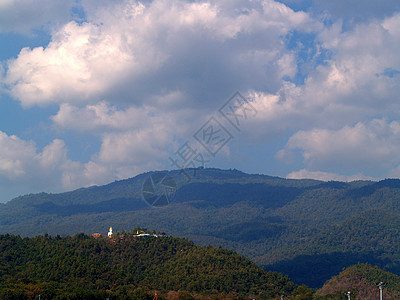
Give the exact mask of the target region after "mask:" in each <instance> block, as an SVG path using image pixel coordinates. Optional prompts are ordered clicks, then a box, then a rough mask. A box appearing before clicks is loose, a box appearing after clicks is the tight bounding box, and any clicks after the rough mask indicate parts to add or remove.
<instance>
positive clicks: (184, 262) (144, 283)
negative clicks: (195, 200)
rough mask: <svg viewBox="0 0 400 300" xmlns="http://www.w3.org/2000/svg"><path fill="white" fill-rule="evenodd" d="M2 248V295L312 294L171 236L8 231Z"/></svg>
mask: <svg viewBox="0 0 400 300" xmlns="http://www.w3.org/2000/svg"><path fill="white" fill-rule="evenodd" d="M135 231H136V230H135ZM0 250H1V251H0V298H1V299H10V298H13V299H17V298H18V299H20V298H21V299H22V298H24V299H26V298H27V297H28V298H33V299H36V298H37V297H38V296H39V295H41V299H55V298H57V299H105V298H112V299H141V300H142V299H153V298H154V295H155V292H157V294H158V297H159V299H165V298H166V297H167V295H168V294H169V295H170V296H171V295H175V296H176V297H175V298H173V297H172V296H171V297H172V298H170V299H189V298H191V297H192V296H195V295H197V296H196V298H197V299H200V298H203V296H204V297H205V296H207V295H208V296H210V295H212V296H213V297H220V298H221V297H228V298H230V299H237V298H243V297H251V298H257V299H272V298H275V297H278V296H280V295H282V294H284V295H296V294H299V293H300V292H301V291H303V292H304V291H306V292H307V289H304V288H301V289H299V288H298V287H297V286H296V285H295V284H294V283H293V282H291V281H290V280H289V278H288V277H287V276H284V275H282V274H278V273H275V272H267V271H265V270H264V269H262V268H260V267H257V266H256V265H255V264H254V263H253V262H251V261H250V260H249V259H247V258H245V257H243V256H239V255H238V254H237V253H235V252H233V251H229V250H225V249H223V248H220V247H218V248H214V247H211V246H208V247H201V246H196V245H195V244H193V243H192V242H190V241H188V240H186V239H178V238H173V237H166V236H159V237H155V236H153V235H149V236H137V235H136V234H135V233H127V232H118V233H117V234H115V235H114V236H113V237H112V238H108V237H97V238H94V237H92V236H88V235H84V234H77V235H74V236H72V237H71V236H66V237H60V236H55V237H52V236H49V235H44V236H36V237H33V238H20V237H19V236H13V235H8V234H7V235H2V236H0ZM179 295H180V296H179ZM182 297H183V298H182ZM185 297H186V298H185Z"/></svg>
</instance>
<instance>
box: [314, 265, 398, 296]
mask: <svg viewBox="0 0 400 300" xmlns="http://www.w3.org/2000/svg"><path fill="white" fill-rule="evenodd" d="M379 282H383V283H384V288H383V291H384V292H383V295H384V299H399V298H400V276H398V275H395V274H393V273H390V272H386V271H384V270H382V269H380V268H378V267H376V266H372V265H370V264H361V263H360V264H357V265H354V266H351V267H349V268H346V269H345V270H343V271H342V272H341V273H340V274H339V275H337V276H334V277H333V278H331V279H330V280H328V281H327V282H326V283H325V284H324V286H323V287H322V288H321V289H319V290H318V291H317V293H316V294H317V295H320V296H324V298H331V299H334V295H336V296H342V297H343V295H344V293H345V292H347V291H350V292H351V295H352V299H379V289H378V287H377V283H379Z"/></svg>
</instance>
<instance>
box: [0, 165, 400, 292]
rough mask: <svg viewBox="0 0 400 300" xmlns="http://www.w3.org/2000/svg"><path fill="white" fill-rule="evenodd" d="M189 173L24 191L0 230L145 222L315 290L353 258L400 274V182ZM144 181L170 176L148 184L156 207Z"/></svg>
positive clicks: (1, 215) (5, 209) (6, 210)
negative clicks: (63, 189)
mask: <svg viewBox="0 0 400 300" xmlns="http://www.w3.org/2000/svg"><path fill="white" fill-rule="evenodd" d="M186 171H187V172H190V174H191V175H192V176H191V180H190V181H188V178H187V177H185V176H184V175H183V174H182V172H180V171H171V172H150V173H145V174H141V175H138V176H136V177H134V178H130V179H126V180H121V181H116V182H113V183H110V184H108V185H105V186H94V187H90V188H82V189H78V190H75V191H72V192H67V193H61V194H46V193H41V194H31V195H25V196H21V197H18V198H15V199H13V200H11V201H9V202H7V203H6V204H4V205H1V206H0V233H13V234H20V235H22V236H34V235H38V234H44V233H49V234H51V235H57V234H61V235H67V234H68V235H73V234H75V233H79V232H84V233H94V232H102V233H104V232H106V231H107V229H108V227H109V226H113V228H115V229H116V230H131V229H132V228H134V227H136V226H141V227H146V228H150V229H154V230H157V231H161V232H166V233H167V234H169V235H173V236H178V237H187V238H189V239H191V240H193V241H194V242H195V243H197V244H199V245H208V244H211V245H214V246H223V247H226V248H229V249H233V250H236V251H237V252H239V253H240V254H243V255H245V256H247V257H249V258H250V259H252V260H253V261H255V262H256V263H257V264H258V265H261V266H265V268H266V269H267V270H276V271H280V272H283V273H285V274H288V275H289V276H290V278H291V279H292V280H293V281H294V282H295V283H297V284H301V283H305V284H307V285H309V286H311V287H321V286H322V285H323V283H324V282H325V281H326V280H328V279H329V278H331V277H332V276H333V275H337V274H338V273H339V272H340V271H341V270H342V268H343V267H348V266H350V265H353V264H356V263H357V262H369V263H372V264H375V265H378V266H379V267H382V268H385V269H386V270H388V271H391V272H394V273H396V274H400V251H399V250H400V249H399V245H400V235H399V228H400V214H399V213H400V203H399V199H400V180H397V179H396V180H395V179H388V180H383V181H380V182H371V181H355V182H349V183H347V182H322V181H317V180H290V179H283V178H278V177H271V176H266V175H254V174H246V173H243V172H240V171H238V170H220V169H196V170H194V169H188V170H186ZM166 176H167V177H166ZM149 178H151V180H153V183H155V184H154V186H155V187H156V186H159V185H157V182H158V183H162V180H163V178H164V179H165V178H168V180H169V181H168V182H167V181H164V183H167V184H165V186H167V187H169V188H170V190H169V191H167V192H166V190H165V189H164V190H163V189H161V190H158V191H156V190H154V194H155V195H156V194H157V193H161V194H162V193H167V194H165V195H167V197H166V198H165V199H161V200H159V201H160V202H159V205H157V204H156V205H155V206H150V205H149V204H148V203H147V202H146V201H145V200H144V199H143V195H142V194H143V193H142V192H143V189H147V187H148V186H147V185H146V180H149ZM174 185H175V187H176V189H175V188H174ZM165 186H164V187H165ZM167 190H168V189H167ZM168 197H169V198H168ZM168 200H170V201H171V203H170V204H169V205H165V204H167V203H166V202H165V201H168ZM162 201H164V202H162Z"/></svg>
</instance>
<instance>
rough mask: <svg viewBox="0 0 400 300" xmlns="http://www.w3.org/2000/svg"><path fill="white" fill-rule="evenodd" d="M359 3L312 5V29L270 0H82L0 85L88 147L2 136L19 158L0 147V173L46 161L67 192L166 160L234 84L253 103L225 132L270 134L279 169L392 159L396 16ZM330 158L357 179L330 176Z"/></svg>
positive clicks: (254, 136)
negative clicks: (75, 156) (96, 144)
mask: <svg viewBox="0 0 400 300" xmlns="http://www.w3.org/2000/svg"><path fill="white" fill-rule="evenodd" d="M8 2H9V3H17V2H18V1H11V0H10V1H8ZM281 2H283V1H281ZM288 2H291V1H286V3H288ZM355 2H357V1H355ZM355 2H354V3H355ZM367 2H368V3H367V4H366V5H365V6H364V7H363V8H362V9H363V11H361V12H360V14H362V15H363V16H364V17H363V20H362V21H357V20H354V23H353V24H352V26H348V24H347V23H346V22H343V21H342V20H341V19H343V18H346V16H344V15H340V10H341V7H342V5H343V3H344V2H343V1H338V2H335V3H334V4H328V3H327V2H326V3H325V2H324V3H322V4H321V6H320V7H319V8H318V9H319V12H320V11H322V10H326V11H328V13H329V12H332V14H333V18H332V21H331V22H326V23H325V25H324V23H323V22H320V21H318V20H319V19H321V18H322V19H323V18H324V17H321V16H319V15H317V14H316V13H315V11H312V9H310V10H309V11H308V12H304V11H301V10H299V11H295V10H292V9H290V8H289V7H288V6H286V5H284V4H283V3H280V2H276V1H272V0H264V1H262V0H259V1H247V0H235V1H232V0H230V1H225V0H223V1H214V0H210V1H203V2H197V1H194V2H193V1H183V0H168V1H161V0H155V1H151V2H147V1H146V2H143V3H141V2H139V1H129V0H124V1H122V0H121V1H112V2H110V1H103V0H100V1H98V0H96V1H92V0H85V1H82V2H80V3H82V6H83V9H84V11H85V13H86V19H85V22H75V21H69V20H68V21H64V24H63V26H60V27H57V28H56V29H55V30H54V31H53V32H52V37H51V42H50V43H49V44H48V45H46V46H43V47H37V48H32V49H31V48H24V49H22V50H21V52H20V53H19V55H18V56H17V57H16V58H15V59H11V60H9V61H7V62H5V63H4V72H3V75H2V79H1V84H2V87H4V88H5V89H6V90H7V92H8V93H9V95H10V96H11V97H13V98H14V99H16V100H18V101H20V102H21V104H22V105H23V106H25V107H30V106H35V105H39V106H45V105H52V104H56V105H59V110H58V112H57V113H56V114H55V115H53V116H51V120H52V122H53V123H54V125H55V127H56V128H57V129H58V130H61V132H64V131H67V132H79V133H85V134H93V135H95V136H97V137H98V138H99V140H100V141H101V146H100V148H99V149H98V151H96V153H93V155H92V156H91V158H90V159H89V160H88V161H85V162H78V161H71V160H69V159H68V155H67V151H66V148H67V147H66V145H64V143H63V142H62V141H61V140H59V139H55V140H54V141H53V142H51V143H49V145H48V146H46V147H45V148H43V150H41V151H40V150H37V149H36V147H35V145H34V143H33V142H27V141H23V140H20V139H18V138H16V137H15V138H14V140H15V141H14V142H13V138H11V137H9V136H6V138H5V140H7V145H9V146H8V147H14V146H12V145H14V144H21V149H25V150H24V151H27V152H28V154H25V156H26V157H27V158H26V160H23V159H22V160H20V161H19V160H17V159H16V158H15V159H14V160H13V159H11V154H10V153H12V152H13V150H12V149H11V148H10V150H9V152H7V153H8V154H7V155H6V154H3V156H4V157H7V159H5V160H4V164H3V165H2V166H3V169H4V170H3V176H6V174H8V175H7V176H9V177H7V178H25V177H23V176H25V175H23V174H28V173H29V172H28V170H41V172H42V173H43V172H44V170H45V169H46V170H48V174H55V173H57V174H58V175H57V176H58V177H57V178H62V185H63V187H64V188H66V189H70V188H74V187H78V186H80V185H90V184H102V183H106V182H108V181H110V180H114V179H121V178H125V177H129V176H133V175H136V174H137V173H139V172H141V171H147V170H149V169H154V168H165V167H170V166H169V165H167V166H166V164H165V162H163V161H164V160H165V161H167V162H168V155H169V152H171V148H174V146H177V145H176V143H177V140H178V139H179V138H183V139H185V138H186V137H190V136H191V135H192V134H193V133H194V132H195V131H196V130H197V129H198V128H199V126H201V125H202V124H203V123H204V122H205V121H206V120H207V118H208V117H210V116H211V115H213V114H215V113H217V114H218V108H219V107H221V105H222V104H223V102H224V100H226V99H227V98H228V97H229V96H230V95H232V94H233V93H234V92H235V91H240V92H242V93H243V94H244V95H245V96H249V98H251V99H253V102H252V105H253V106H254V107H255V108H256V110H257V114H256V115H255V116H254V117H253V118H251V119H249V120H246V122H245V125H244V126H245V127H243V130H242V132H246V134H244V135H237V136H235V139H237V140H246V142H248V140H249V139H251V141H252V142H254V143H258V144H260V143H268V142H269V141H271V139H274V140H280V142H281V144H286V146H285V147H284V149H282V150H281V151H280V152H279V153H278V154H277V157H278V158H281V159H283V160H285V161H286V160H288V158H289V157H295V155H296V153H297V152H300V154H301V156H302V158H303V164H304V167H305V168H304V169H302V170H300V171H296V172H292V173H291V174H289V175H288V176H289V177H293V178H299V177H301V176H305V177H308V176H309V177H311V178H319V179H323V178H325V179H335V178H337V179H340V178H342V179H343V180H351V179H352V178H356V177H357V178H367V177H363V175H362V174H369V171H368V170H370V169H371V168H379V169H380V170H382V172H385V171H384V170H383V169H385V168H386V169H385V170H386V171H387V170H388V169H391V168H392V166H393V165H397V164H398V163H399V161H400V157H399V155H398V154H397V152H399V151H398V150H399V146H400V145H399V143H398V142H397V139H398V130H399V124H398V123H397V122H396V121H388V120H394V119H396V118H398V117H399V116H398V112H399V111H400V110H399V109H400V107H399V104H398V99H397V95H399V92H400V81H399V80H398V79H399V75H398V74H399V72H400V56H399V55H398V51H397V49H399V47H400V30H399V29H398V28H400V14H399V13H390V14H389V13H388V11H387V9H386V8H385V12H384V13H382V14H380V13H378V14H376V15H375V17H374V18H371V19H370V18H368V14H369V12H368V11H371V10H372V8H371V9H370V10H368V9H369V8H368V7H369V6H370V4H371V3H370V2H369V1H367ZM389 2H390V1H387V2H385V5H386V4H387V3H389ZM4 3H6V2H4ZM29 3H30V2H29ZM357 3H361V2H357ZM8 7H11V6H8ZM371 7H372V6H371ZM385 7H386V6H385ZM8 9H10V8H8ZM313 9H316V8H315V6H313ZM67 10H68V9H67ZM0 11H1V7H0ZM336 12H337V15H335V14H336ZM38 19H40V18H38ZM60 20H61V19H60ZM63 20H64V19H63ZM0 22H1V21H0ZM41 22H43V21H41ZM35 24H36V23H35ZM37 24H38V23H37ZM326 24H328V25H326ZM35 26H36V25H35ZM28 27H29V28H33V27H34V25H29V26H28ZM21 30H22V29H21ZM25 30H28V29H25ZM366 37H368V38H366ZM296 39H297V40H296ZM293 43H294V44H296V45H292V44H293ZM0 73H1V72H0ZM371 119H373V120H372V121H371ZM228 126H229V124H228ZM287 139H288V140H287ZM174 143H175V144H174ZM22 146H23V147H22ZM178 146H179V145H178ZM4 149H6V148H4ZM175 149H176V148H175ZM225 150H226V151H225V152H226V153H229V150H227V149H225ZM4 151H5V150H4ZM4 153H5V152H4ZM16 153H18V152H16ZM221 153H222V152H221ZM399 153H400V152H399ZM21 157H24V153H21ZM29 157H34V159H29ZM32 162H33V165H32ZM30 164H31V165H30ZM339 167H340V168H342V169H343V170H345V172H344V173H345V174H354V173H356V174H358V175H354V177H352V176H350V177H348V176H344V177H340V175H338V174H337V173H338V168H339ZM368 168H369V169H368ZM319 170H324V171H323V172H322V171H319ZM0 171H1V169H0ZM387 172H388V171H387ZM392 172H396V170H393V171H392ZM43 174H44V173H43ZM393 174H394V173H393ZM13 176H14V177H13ZM26 176H28V175H26ZM46 176H47V175H46ZM26 178H27V177H26ZM10 180H11V179H10Z"/></svg>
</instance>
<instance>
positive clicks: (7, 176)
mask: <svg viewBox="0 0 400 300" xmlns="http://www.w3.org/2000/svg"><path fill="white" fill-rule="evenodd" d="M69 162H70V161H69V160H68V159H67V150H66V148H65V145H64V142H63V141H61V140H57V139H56V140H54V141H52V142H51V143H50V144H49V145H47V146H46V147H44V148H43V150H42V152H39V151H38V149H37V147H36V145H35V143H34V142H32V141H25V140H22V139H20V138H18V137H17V136H15V135H11V136H8V135H7V134H6V133H4V132H1V131H0V179H1V180H0V186H1V187H2V188H5V187H11V186H29V189H30V190H31V191H32V190H34V191H41V190H42V189H46V190H50V191H56V190H59V189H61V188H62V186H61V172H62V170H63V168H64V167H65V165H67V164H69Z"/></svg>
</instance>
